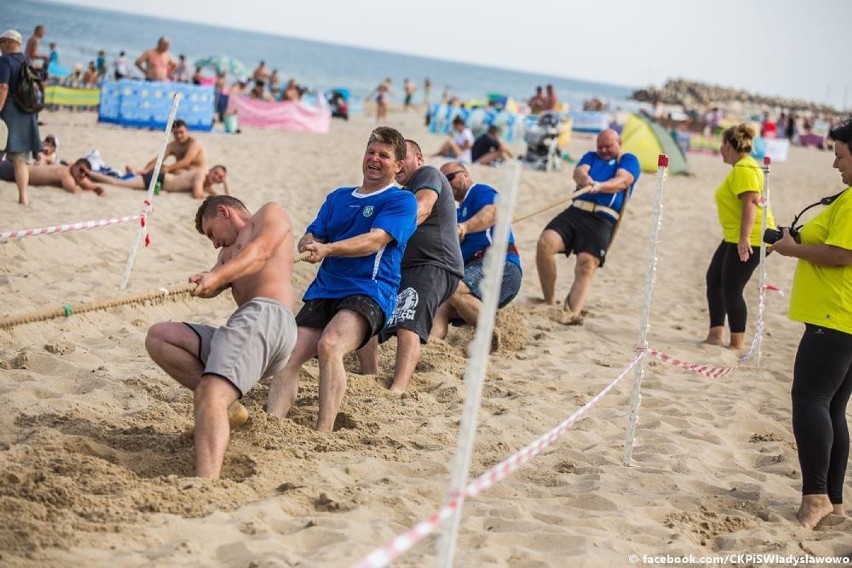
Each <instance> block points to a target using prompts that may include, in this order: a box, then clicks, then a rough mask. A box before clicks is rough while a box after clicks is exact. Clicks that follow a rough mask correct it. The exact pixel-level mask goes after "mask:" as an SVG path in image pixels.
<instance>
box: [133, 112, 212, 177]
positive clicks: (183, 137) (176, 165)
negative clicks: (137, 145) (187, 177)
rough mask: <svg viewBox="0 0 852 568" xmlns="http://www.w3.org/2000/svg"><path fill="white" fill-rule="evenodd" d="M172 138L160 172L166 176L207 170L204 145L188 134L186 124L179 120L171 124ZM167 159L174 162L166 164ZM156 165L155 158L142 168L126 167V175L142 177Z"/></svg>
mask: <svg viewBox="0 0 852 568" xmlns="http://www.w3.org/2000/svg"><path fill="white" fill-rule="evenodd" d="M172 136H173V137H174V140H172V141H171V142H169V144H168V146H166V153H165V155H164V156H163V166H162V169H161V171H162V172H164V173H167V174H170V173H178V172H180V171H181V170H186V169H189V168H199V169H201V170H202V171H205V170H206V169H207V151H206V150H205V149H204V145H203V144H202V143H201V142H200V141H199V140H198V139H196V138H193V137H192V136H190V134H189V127H187V125H186V122H185V121H183V120H181V119H180V118H179V119H177V120H175V121H174V123H173V124H172ZM169 157H174V159H175V161H174V162H173V163H171V164H166V163H165V160H166V159H167V158H169ZM156 164H157V158H156V157H155V158H153V159H152V160H151V161H150V162H148V163H147V164H145V167H144V168H141V169H138V170H135V169H133V168H131V167H130V166H127V168H126V169H127V173H129V174H137V175H143V174H146V173H149V172H153V171H154V166H156Z"/></svg>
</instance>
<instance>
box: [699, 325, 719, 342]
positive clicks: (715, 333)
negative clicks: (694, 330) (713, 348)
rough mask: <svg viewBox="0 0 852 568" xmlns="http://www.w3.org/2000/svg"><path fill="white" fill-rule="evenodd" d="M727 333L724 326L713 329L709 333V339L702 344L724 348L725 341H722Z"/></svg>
mask: <svg viewBox="0 0 852 568" xmlns="http://www.w3.org/2000/svg"><path fill="white" fill-rule="evenodd" d="M724 332H725V328H724V327H722V326H716V327H711V328H710V331H708V332H707V338H706V339H705V340H704V341H702V342H701V343H706V344H707V345H718V346H719V347H722V346H724V345H725V341H724V339H722V334H723V333H724Z"/></svg>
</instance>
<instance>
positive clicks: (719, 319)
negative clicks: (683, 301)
mask: <svg viewBox="0 0 852 568" xmlns="http://www.w3.org/2000/svg"><path fill="white" fill-rule="evenodd" d="M758 252H759V250H756V249H755V247H751V256H750V257H748V260H747V261H745V262H742V261H741V260H740V255H739V253H738V252H737V245H736V244H735V243H726V242H724V241H722V244H720V245H719V248H717V249H716V252H715V253H714V254H713V260H711V261H710V268H708V269H707V306H708V308H709V310H710V327H719V326H723V325H725V316H726V315H727V316H728V325H729V326H730V327H731V333H743V332H745V328H746V319H747V317H748V310H747V309H746V303H745V299H743V290H744V289H745V285H746V284H747V283H748V280H749V278H751V275H752V273H753V272H754V269H755V268H757V265H758V264H760V255H759V254H758Z"/></svg>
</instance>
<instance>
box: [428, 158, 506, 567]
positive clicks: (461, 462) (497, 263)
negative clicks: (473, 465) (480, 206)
mask: <svg viewBox="0 0 852 568" xmlns="http://www.w3.org/2000/svg"><path fill="white" fill-rule="evenodd" d="M503 167H504V169H505V170H507V171H508V176H509V184H508V186H506V190H505V191H501V193H500V198H499V199H498V201H497V222H496V224H495V227H494V241H493V242H492V243H491V246H490V247H488V250H487V251H486V253H485V274H484V277H483V279H482V307H481V308H480V310H479V321H478V322H477V325H476V333H475V334H474V336H473V341H472V342H471V345H470V360H469V362H468V365H467V369H466V370H465V373H464V381H465V389H466V391H467V396H465V401H464V413H463V414H462V420H461V424H460V426H459V439H458V447H457V449H456V455H455V457H454V458H453V473H452V478H451V480H450V485H449V487H448V488H447V493H446V496H445V499H444V502H445V505H446V504H449V503H451V502H452V501H453V500H455V499H460V500H461V502H460V503H459V506H458V508H457V509H456V510H455V512H454V513H453V514H452V516H451V517H450V518H449V519H447V520H446V521H445V522H444V528H445V530H444V533H443V534H442V535H441V539H440V542H439V554H438V559H439V560H438V562H439V565H440V566H443V567H445V568H451V567H452V565H453V557H454V556H455V548H456V540H457V537H458V528H459V520H460V519H461V511H462V506H463V505H464V501H463V499H464V488H465V486H466V485H467V477H468V472H469V471H470V456H471V453H472V452H473V442H474V439H475V438H476V422H477V414H478V413H479V406H480V402H481V400H482V384H483V382H484V379H485V367H486V365H487V364H488V356H489V353H490V352H491V336H492V333H493V332H494V318H495V316H496V314H497V301H498V299H499V296H500V283H501V282H502V281H503V265H504V263H505V262H506V247H507V246H508V242H509V228H510V223H511V220H512V211H513V210H514V208H515V198H516V194H517V189H518V184H519V182H520V177H521V169H520V166H519V165H517V164H509V165H505V166H503Z"/></svg>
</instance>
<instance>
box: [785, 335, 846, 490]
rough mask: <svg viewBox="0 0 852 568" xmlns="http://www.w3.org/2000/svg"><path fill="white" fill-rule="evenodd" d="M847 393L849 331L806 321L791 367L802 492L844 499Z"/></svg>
mask: <svg viewBox="0 0 852 568" xmlns="http://www.w3.org/2000/svg"><path fill="white" fill-rule="evenodd" d="M850 393H852V334H849V333H843V332H842V331H836V330H833V329H827V328H824V327H819V326H816V325H811V324H807V325H806V326H805V333H804V335H802V340H801V341H800V342H799V350H798V351H797V352H796V363H795V365H794V367H793V389H792V392H791V394H792V396H793V433H794V434H795V435H796V445H797V446H798V447H799V466H800V467H801V468H802V495H824V494H828V498H829V499H831V502H832V503H834V504H836V505H837V504H840V503H843V478H844V476H845V475H846V461H847V460H848V459H849V427H848V425H847V424H846V404H847V402H849V395H850Z"/></svg>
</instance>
